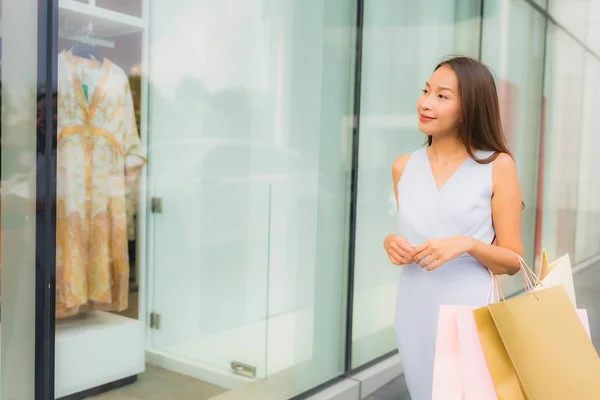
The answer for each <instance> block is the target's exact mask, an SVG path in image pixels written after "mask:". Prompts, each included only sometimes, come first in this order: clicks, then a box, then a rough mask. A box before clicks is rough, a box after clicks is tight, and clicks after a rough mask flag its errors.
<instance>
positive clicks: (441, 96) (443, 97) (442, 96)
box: [438, 94, 448, 99]
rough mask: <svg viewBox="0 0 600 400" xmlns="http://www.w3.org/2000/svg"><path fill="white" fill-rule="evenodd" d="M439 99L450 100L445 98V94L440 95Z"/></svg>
mask: <svg viewBox="0 0 600 400" xmlns="http://www.w3.org/2000/svg"><path fill="white" fill-rule="evenodd" d="M438 97H439V98H440V99H447V98H448V97H446V96H444V95H443V94H440V95H438Z"/></svg>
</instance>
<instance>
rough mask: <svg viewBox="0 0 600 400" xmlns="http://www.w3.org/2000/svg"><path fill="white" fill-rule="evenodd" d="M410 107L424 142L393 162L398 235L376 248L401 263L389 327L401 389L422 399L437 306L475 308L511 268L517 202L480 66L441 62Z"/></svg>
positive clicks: (516, 243)
mask: <svg viewBox="0 0 600 400" xmlns="http://www.w3.org/2000/svg"><path fill="white" fill-rule="evenodd" d="M417 112H418V117H419V129H420V130H421V131H422V132H423V133H425V134H426V135H428V140H427V143H428V145H427V146H425V147H423V148H420V149H418V150H417V151H415V152H413V153H412V154H406V155H403V156H401V157H400V158H398V159H397V160H396V161H395V162H394V164H393V166H392V175H393V182H394V192H395V193H396V201H397V204H398V215H397V220H398V234H390V235H388V236H387V237H386V238H385V240H384V248H385V250H386V252H387V254H388V256H389V259H390V261H391V262H392V263H393V264H395V265H399V266H402V273H401V275H400V280H399V284H398V296H397V300H396V321H395V329H396V337H397V341H398V349H399V351H400V357H401V359H402V364H403V367H404V375H405V378H406V382H407V384H408V389H409V391H410V394H411V397H412V400H431V391H432V390H431V389H432V378H433V360H434V353H435V343H436V336H437V320H438V310H439V307H440V305H444V304H447V305H472V306H483V305H484V304H485V302H486V298H487V295H488V290H489V288H490V282H491V274H490V272H491V273H493V274H498V275H501V274H509V275H513V274H515V273H517V272H518V271H519V260H518V257H517V256H516V255H515V253H517V254H519V255H522V253H523V244H522V241H521V209H522V200H521V190H520V186H519V179H518V175H517V169H516V167H515V163H514V160H513V158H512V156H511V154H510V152H509V150H508V148H507V145H506V142H505V139H504V136H503V134H502V127H501V124H500V111H499V105H498V95H497V92H496V86H495V82H494V78H493V77H492V74H491V73H490V71H489V70H488V69H487V67H485V66H484V65H483V64H481V63H480V62H478V61H476V60H474V59H471V58H468V57H456V58H452V59H449V60H447V61H444V62H442V63H441V64H439V65H438V66H437V67H436V69H435V71H434V72H433V74H432V75H431V77H430V79H429V81H427V83H426V84H425V87H424V88H423V94H422V95H421V96H420V97H419V100H418V101H417Z"/></svg>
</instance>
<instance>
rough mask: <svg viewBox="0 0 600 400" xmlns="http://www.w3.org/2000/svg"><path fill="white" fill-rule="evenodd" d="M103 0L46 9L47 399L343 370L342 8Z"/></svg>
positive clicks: (345, 179)
mask: <svg viewBox="0 0 600 400" xmlns="http://www.w3.org/2000/svg"><path fill="white" fill-rule="evenodd" d="M117 3H119V4H120V3H121V2H116V1H100V0H97V1H95V2H90V3H89V4H83V5H82V4H77V5H75V4H74V3H73V2H69V1H64V2H61V3H60V9H59V20H60V26H59V37H60V42H59V55H58V62H59V64H58V65H59V68H58V74H59V104H60V105H59V114H58V156H57V157H58V161H57V164H58V177H57V200H58V204H59V208H58V210H57V299H56V301H57V328H56V337H57V349H56V352H57V357H56V375H57V397H60V396H66V395H70V394H73V393H88V394H100V393H101V392H102V391H106V390H107V389H108V388H107V387H104V388H103V389H102V388H101V389H94V388H98V387H101V386H102V385H105V384H107V383H109V382H110V383H111V384H112V387H111V388H113V389H114V390H112V391H111V392H110V393H105V394H103V395H102V396H103V397H102V398H119V396H127V397H129V398H145V397H144V396H145V395H146V394H147V393H155V394H158V393H160V394H163V395H165V396H168V397H178V398H188V397H186V396H190V397H189V398H194V399H197V398H198V397H197V396H198V393H205V394H206V398H209V397H211V396H214V395H217V394H219V393H222V392H227V391H229V390H230V389H233V388H237V390H239V391H240V392H235V394H234V395H235V396H238V397H237V398H247V397H245V394H244V393H245V392H244V391H245V390H246V389H248V390H266V392H265V397H262V398H289V397H292V396H294V395H296V394H299V393H301V392H304V391H306V390H309V389H311V388H313V387H315V386H318V385H319V384H321V383H324V382H326V381H328V380H331V379H333V378H335V377H337V376H339V375H341V374H342V373H343V372H344V349H345V341H344V338H345V335H344V332H345V326H346V325H345V324H346V318H345V315H346V311H345V310H346V290H347V276H346V275H347V266H348V260H347V258H348V244H347V241H348V237H349V233H348V225H349V221H348V215H349V199H350V197H349V196H350V177H351V164H352V128H353V125H352V121H353V117H352V115H353V107H354V103H353V101H354V84H353V82H354V79H355V76H354V65H355V61H356V60H355V59H354V49H355V35H356V32H355V24H356V12H357V10H356V4H355V3H356V2H353V1H345V0H332V1H327V2H323V1H320V0H310V1H306V0H286V1H275V2H264V1H262V0H252V1H244V2H238V1H204V2H198V1H195V0H178V1H177V2H171V3H169V2H142V1H138V2H128V5H127V10H125V9H124V8H122V7H124V6H122V5H119V6H118V7H117ZM130 3H131V4H130ZM134 3H135V4H134ZM131 10H142V11H144V12H142V13H141V14H139V13H137V12H133V11H131ZM98 349H103V350H102V351H101V352H99V351H98ZM136 376H137V377H139V380H138V381H137V382H136V383H135V384H133V385H129V386H124V385H126V384H128V383H132V382H133V381H134V380H135V377H136ZM266 378H268V381H267V382H269V385H268V386H265V385H251V386H249V387H248V388H246V384H247V383H248V382H251V381H263V380H265V379H266ZM119 386H123V387H119ZM257 386H258V387H260V388H265V389H256V388H257Z"/></svg>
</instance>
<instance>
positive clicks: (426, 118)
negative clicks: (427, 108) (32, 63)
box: [419, 114, 435, 122]
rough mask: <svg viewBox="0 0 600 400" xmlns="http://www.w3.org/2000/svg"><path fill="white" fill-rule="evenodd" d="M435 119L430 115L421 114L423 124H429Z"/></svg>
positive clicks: (420, 119)
mask: <svg viewBox="0 0 600 400" xmlns="http://www.w3.org/2000/svg"><path fill="white" fill-rule="evenodd" d="M434 119H435V118H433V117H430V116H428V115H425V114H419V121H421V122H429V121H433V120H434Z"/></svg>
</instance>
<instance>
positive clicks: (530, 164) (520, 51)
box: [482, 0, 545, 295]
mask: <svg viewBox="0 0 600 400" xmlns="http://www.w3.org/2000/svg"><path fill="white" fill-rule="evenodd" d="M484 13H485V15H484V17H485V19H484V26H483V28H484V29H483V45H482V50H483V54H482V60H483V61H484V62H485V63H487V64H488V65H489V66H490V67H491V69H492V70H493V71H494V72H495V74H496V80H497V85H498V97H499V101H500V111H501V118H502V128H503V131H504V135H505V137H506V140H507V142H508V145H509V147H510V150H511V151H512V153H513V155H514V157H515V159H516V163H517V167H518V170H519V179H520V182H521V192H522V196H523V202H524V203H525V209H524V210H523V213H522V238H523V245H524V249H525V260H526V261H527V263H528V264H529V265H534V264H535V262H534V261H535V257H538V256H539V254H540V251H541V249H540V242H536V223H537V212H538V204H537V198H538V185H537V182H538V172H539V171H538V163H539V162H538V153H539V140H540V133H541V112H542V81H543V70H544V65H543V60H544V33H545V21H544V18H543V16H542V15H541V14H540V13H538V12H537V11H536V10H535V9H534V8H533V7H531V6H530V5H529V4H527V3H526V2H524V1H522V0H510V1H502V0H494V1H488V2H486V5H485V9H484ZM507 21H510V24H509V23H508V22H507ZM525 38H526V39H525ZM507 60H519V62H507ZM502 278H503V279H505V283H504V284H505V285H506V287H505V289H504V292H505V294H507V295H510V294H512V293H515V292H517V291H520V290H522V289H523V281H522V278H521V277H519V276H516V277H514V278H508V277H502Z"/></svg>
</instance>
